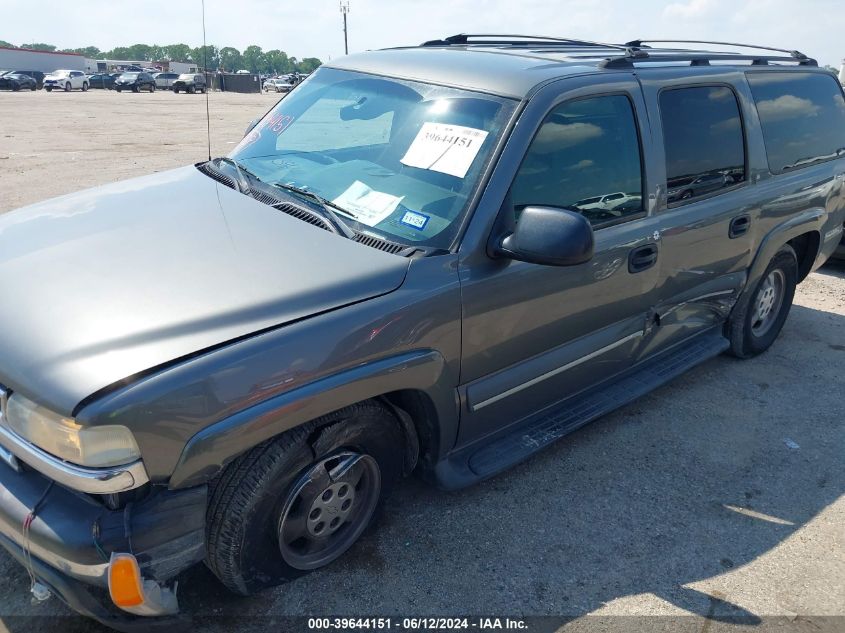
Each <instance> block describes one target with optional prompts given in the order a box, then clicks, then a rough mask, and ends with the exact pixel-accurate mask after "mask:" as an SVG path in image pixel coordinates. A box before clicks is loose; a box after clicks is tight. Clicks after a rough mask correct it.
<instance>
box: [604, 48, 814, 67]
mask: <svg viewBox="0 0 845 633" xmlns="http://www.w3.org/2000/svg"><path fill="white" fill-rule="evenodd" d="M641 52H644V51H641ZM654 52H657V51H654ZM714 61H746V62H750V63H751V65H752V66H767V65H768V64H769V62H775V63H796V62H797V63H798V64H800V65H803V66H815V65H817V63H816V60H814V59H810V58H806V59H796V58H795V57H792V56H790V57H785V56H774V55H740V54H736V53H706V52H692V53H689V54H686V53H680V52H675V51H672V52H671V53H670V54H665V55H659V54H658V55H645V56H640V57H629V56H627V55H625V56H621V55H620V56H618V57H608V58H607V59H604V60H603V61H602V62H600V63H599V66H601V67H602V68H631V67H633V65H634V64H635V63H636V64H640V63H650V64H660V63H665V62H689V63H690V64H692V65H695V66H704V65H709V63H710V62H714Z"/></svg>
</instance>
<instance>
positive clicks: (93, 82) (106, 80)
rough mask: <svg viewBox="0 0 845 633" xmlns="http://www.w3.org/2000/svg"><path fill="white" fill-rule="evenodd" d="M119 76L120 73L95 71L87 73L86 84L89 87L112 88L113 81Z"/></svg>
mask: <svg viewBox="0 0 845 633" xmlns="http://www.w3.org/2000/svg"><path fill="white" fill-rule="evenodd" d="M118 77H120V73H97V74H95V75H88V85H89V87H91V88H99V89H101V90H114V82H115V81H116V80H117V78H118Z"/></svg>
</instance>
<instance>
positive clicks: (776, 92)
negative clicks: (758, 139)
mask: <svg viewBox="0 0 845 633" xmlns="http://www.w3.org/2000/svg"><path fill="white" fill-rule="evenodd" d="M748 83H749V84H751V92H752V94H753V95H754V101H755V103H756V104H757V113H758V114H759V115H760V125H761V127H762V129H763V139H764V141H765V142H766V153H767V154H768V155H769V168H770V169H771V170H772V172H773V173H776V174H780V173H783V172H785V171H789V170H792V169H798V168H800V167H805V166H807V165H812V164H813V163H818V162H820V161H825V160H830V159H832V158H836V157H837V156H843V155H845V99H843V97H842V89H841V88H840V87H839V85H838V83H837V81H836V79H834V78H833V77H832V76H828V75H822V74H816V73H796V72H772V73H748Z"/></svg>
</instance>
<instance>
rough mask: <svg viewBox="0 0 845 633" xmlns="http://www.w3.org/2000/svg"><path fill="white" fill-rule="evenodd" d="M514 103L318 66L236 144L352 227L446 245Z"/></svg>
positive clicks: (263, 173)
mask: <svg viewBox="0 0 845 633" xmlns="http://www.w3.org/2000/svg"><path fill="white" fill-rule="evenodd" d="M515 106H516V102H515V101H513V100H509V99H503V98H499V97H495V96H491V95H487V94H481V93H476V92H471V91H468V90H462V89H455V88H447V87H443V86H437V85H433V84H427V83H421V82H414V81H405V80H399V79H390V78H383V77H374V76H371V75H365V74H360V73H355V72H350V71H341V70H337V69H331V68H323V69H320V70H319V71H318V72H315V73H314V74H313V75H312V76H311V78H310V79H309V80H308V81H307V82H305V83H303V84H302V85H300V86H299V87H298V88H297V89H296V90H295V91H294V92H292V93H291V94H290V96H288V97H286V98H285V99H283V100H282V101H280V102H279V104H278V105H277V106H276V107H275V108H274V109H273V110H271V111H270V112H269V113H268V114H267V116H265V118H264V119H263V120H262V121H261V122H260V123H259V124H258V126H256V128H255V129H254V130H253V131H252V132H251V133H250V134H249V135H247V136H246V137H245V138H244V139H243V141H242V142H241V143H240V145H238V147H237V148H235V150H234V152H232V154H231V158H234V159H236V160H238V161H239V162H240V163H241V164H242V165H244V166H245V167H246V168H247V169H248V170H249V171H250V172H252V173H253V174H254V175H255V176H256V177H258V178H259V179H260V180H262V181H264V182H266V183H269V184H272V185H276V186H279V187H282V188H284V187H285V186H288V187H295V188H297V189H306V190H308V191H310V192H313V193H315V194H317V195H319V196H321V197H323V198H325V199H327V200H329V201H330V202H332V203H333V204H334V205H336V207H339V209H340V211H339V215H340V216H341V217H342V218H343V219H344V220H345V221H349V223H350V224H351V225H352V227H353V228H355V229H356V230H366V231H368V232H371V233H375V234H377V235H381V236H383V237H385V238H388V239H391V240H397V241H400V242H404V243H410V244H414V245H420V246H431V247H435V248H448V247H449V246H450V245H451V243H452V241H453V240H454V238H455V237H456V235H457V233H458V231H459V229H460V227H461V226H462V225H463V220H464V218H465V217H466V213H467V211H468V204H469V201H470V198H471V196H472V193H473V191H474V190H475V188H476V186H477V185H478V182H479V179H480V175H481V173H482V171H483V169H484V168H485V166H486V165H487V163H488V161H489V160H490V157H491V155H492V150H493V148H494V146H495V145H496V141H497V140H498V138H499V137H500V136H501V134H502V130H503V129H504V127H505V124H506V123H507V121H508V120H509V118H510V117H511V116H512V114H513V112H514V110H515Z"/></svg>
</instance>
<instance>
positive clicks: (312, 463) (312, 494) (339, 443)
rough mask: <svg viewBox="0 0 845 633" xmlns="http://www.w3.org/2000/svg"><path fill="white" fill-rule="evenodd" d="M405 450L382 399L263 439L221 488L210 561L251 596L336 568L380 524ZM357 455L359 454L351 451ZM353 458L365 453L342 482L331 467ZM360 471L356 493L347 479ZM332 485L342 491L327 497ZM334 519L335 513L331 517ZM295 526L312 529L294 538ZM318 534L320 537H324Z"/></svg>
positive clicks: (210, 524) (213, 509)
mask: <svg viewBox="0 0 845 633" xmlns="http://www.w3.org/2000/svg"><path fill="white" fill-rule="evenodd" d="M403 447H404V436H403V432H402V430H401V428H400V425H399V422H398V421H397V420H396V418H395V417H394V415H393V414H392V413H391V412H390V411H388V409H386V408H385V407H384V406H382V405H381V404H379V403H378V402H375V401H372V400H368V401H365V402H362V403H359V404H355V405H352V406H349V407H346V408H345V409H341V410H340V411H336V412H334V413H332V414H329V415H327V416H324V417H323V418H320V419H318V420H315V421H314V422H310V423H308V424H305V425H303V426H300V427H297V428H295V429H292V430H291V431H288V432H287V433H284V434H282V435H280V436H279V437H276V438H273V439H271V440H268V441H266V442H264V443H262V444H260V445H258V446H256V447H255V448H253V449H252V450H250V451H249V452H247V453H245V454H244V455H241V456H240V457H238V458H237V459H236V460H235V461H234V462H232V463H231V464H230V465H229V466H228V467H227V468H226V469H225V470H224V471H223V473H222V475H221V476H220V477H219V479H218V480H217V482H216V483H215V484H214V485H213V487H212V490H211V492H210V495H209V496H210V501H209V506H208V512H207V519H206V564H207V565H208V567H209V568H210V569H211V571H212V572H214V574H215V575H216V576H217V577H218V578H219V579H220V581H221V582H222V583H223V584H224V585H225V586H226V587H227V588H228V589H229V590H231V591H232V592H234V593H237V594H241V595H249V594H251V593H254V592H256V591H259V590H261V589H265V588H267V587H271V586H275V585H279V584H282V583H284V582H286V581H288V580H292V579H294V578H297V577H299V576H302V575H303V574H306V573H308V572H309V571H312V570H314V569H318V568H320V567H323V566H325V565H328V564H329V563H331V562H332V561H334V560H336V559H337V558H339V557H340V556H341V555H342V554H343V553H344V552H345V551H347V550H348V549H349V548H350V547H352V546H353V545H354V543H355V542H356V541H357V539H358V538H359V537H360V535H361V534H362V533H363V532H364V531H365V530H366V529H367V527H368V526H369V525H372V523H373V519H374V517H375V516H377V514H378V511H379V510H380V509H381V506H382V504H383V502H384V499H385V497H386V496H387V495H388V494H389V492H390V489H391V488H392V486H393V484H394V483H395V481H396V480H397V479H398V478H399V476H400V475H401V472H402V461H403V457H402V455H403V450H402V448H403ZM355 455H357V458H356V457H350V456H355ZM349 459H357V461H356V462H355V465H354V466H353V467H352V468H349V469H348V470H347V471H344V472H343V474H342V475H341V476H340V477H336V478H335V479H334V480H332V479H330V478H329V477H328V475H327V474H326V472H327V470H331V469H333V468H337V466H336V464H337V463H338V462H339V461H341V460H349ZM346 463H349V462H346ZM332 464H335V465H334V466H333V465H332ZM374 464H375V467H374V466H373V465H374ZM315 473H321V475H318V474H315ZM355 473H359V474H358V475H357V476H359V477H360V479H359V480H357V481H358V484H354V483H352V481H350V482H349V486H351V492H350V487H349V486H347V491H346V492H344V491H343V490H342V488H343V487H344V486H345V485H346V484H344V482H343V478H345V477H347V476H349V477H352V478H353V479H354V477H355V476H356V474H355ZM360 473H363V474H360ZM331 482H334V483H331ZM361 482H364V483H363V484H362V483H361ZM328 483H330V484H331V485H330V487H334V490H335V494H334V496H332V495H331V494H329V497H326V494H327V493H329V488H324V486H326V485H327V484H328ZM337 486H340V488H337ZM347 494H348V495H349V496H348V497H346V498H345V499H344V500H343V501H342V505H340V506H338V507H336V508H335V509H331V508H329V507H328V506H318V504H320V503H325V502H324V501H321V500H325V499H327V498H328V499H332V500H333V501H330V503H334V502H340V500H341V498H342V497H343V496H344V495H347ZM347 505H348V508H346V506H347ZM321 507H324V509H325V512H322V511H320V508H321ZM341 511H343V512H347V514H345V515H343V516H344V518H343V520H342V521H341V519H340V518H339V516H338V514H337V513H340V512H341ZM315 512H316V518H315ZM321 512H322V513H321ZM297 516H298V517H299V519H298V520H297V519H296V518H295V517H297ZM330 516H331V517H333V518H332V519H331V520H330V522H328V521H329V517H330ZM322 518H325V519H326V521H327V523H324V524H323V527H320V523H319V522H318V523H313V521H320V519H322ZM336 522H337V527H335V523H336ZM306 525H307V526H308V527H307V532H306V529H305V526H306ZM290 526H294V527H296V526H300V527H299V531H301V532H302V533H303V535H302V536H301V537H300V538H299V539H298V540H295V541H293V542H292V543H289V544H288V543H286V542H285V540H286V538H287V530H288V529H289V527H290ZM332 530H333V531H332ZM299 531H297V532H296V533H297V534H298V533H299ZM315 531H316V532H320V534H319V535H315V534H314V532H315ZM309 533H310V535H309ZM303 540H304V541H305V543H306V544H307V543H312V544H316V545H317V546H318V549H319V548H324V551H317V553H316V554H314V553H310V550H306V549H301V550H300V551H297V549H296V543H297V542H298V541H303ZM332 548H334V549H332Z"/></svg>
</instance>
